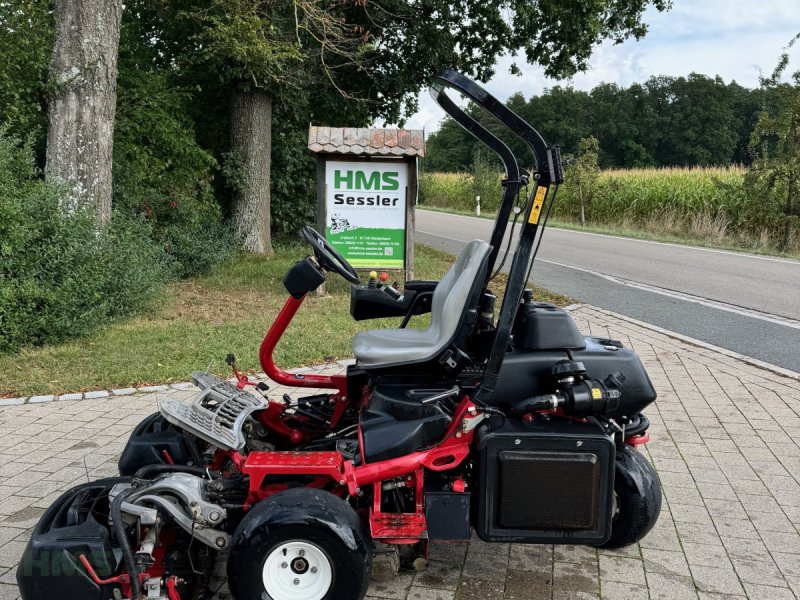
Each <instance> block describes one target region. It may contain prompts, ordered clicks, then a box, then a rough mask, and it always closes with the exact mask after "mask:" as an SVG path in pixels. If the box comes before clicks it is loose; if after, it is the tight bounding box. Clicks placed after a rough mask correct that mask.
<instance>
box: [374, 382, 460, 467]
mask: <svg viewBox="0 0 800 600" xmlns="http://www.w3.org/2000/svg"><path fill="white" fill-rule="evenodd" d="M409 391H411V390H410V389H409V387H408V386H396V385H385V386H378V387H376V388H374V389H373V390H372V399H371V400H370V402H369V405H368V406H367V407H366V408H365V409H364V410H362V411H361V416H360V422H361V435H362V439H363V441H364V447H363V448H362V456H363V457H364V462H367V463H372V462H378V461H381V460H388V459H390V458H396V457H398V456H404V455H406V454H409V453H411V452H416V451H418V450H424V449H425V448H430V447H431V446H433V445H434V444H436V443H437V442H439V441H441V439H442V437H443V436H444V434H445V432H446V431H447V427H448V426H449V425H450V421H451V419H450V417H449V416H448V415H446V414H445V413H444V412H442V411H441V409H439V408H438V407H437V406H432V405H431V406H429V405H425V404H422V403H421V402H420V401H419V400H417V399H414V398H412V397H409V394H408V392H409Z"/></svg>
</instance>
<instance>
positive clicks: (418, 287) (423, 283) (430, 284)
mask: <svg viewBox="0 0 800 600" xmlns="http://www.w3.org/2000/svg"><path fill="white" fill-rule="evenodd" d="M437 285H439V282H438V281H428V280H425V279H412V280H411V281H406V285H405V289H406V291H407V292H417V293H418V294H420V293H422V292H433V290H435V289H436V286H437Z"/></svg>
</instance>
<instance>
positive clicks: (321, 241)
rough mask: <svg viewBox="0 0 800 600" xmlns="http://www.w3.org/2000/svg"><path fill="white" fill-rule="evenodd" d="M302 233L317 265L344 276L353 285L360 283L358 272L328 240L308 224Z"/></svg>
mask: <svg viewBox="0 0 800 600" xmlns="http://www.w3.org/2000/svg"><path fill="white" fill-rule="evenodd" d="M302 233H303V235H304V236H305V238H306V240H307V241H308V243H309V244H311V247H312V248H313V249H314V256H315V257H316V258H317V262H318V263H319V266H320V267H322V268H323V269H325V270H326V271H333V272H334V273H338V274H339V275H341V276H342V277H344V278H345V279H346V280H347V281H349V282H350V283H352V284H354V285H358V284H359V283H361V279H359V277H358V273H357V272H356V270H355V269H354V268H353V265H351V264H350V263H349V262H347V260H345V258H344V256H342V255H341V254H339V252H338V251H337V250H336V248H334V247H333V246H331V244H330V242H328V240H326V239H325V237H324V236H321V235H320V234H319V233H317V232H316V231H315V230H314V229H313V228H312V227H311V226H310V225H306V226H305V227H303V229H302Z"/></svg>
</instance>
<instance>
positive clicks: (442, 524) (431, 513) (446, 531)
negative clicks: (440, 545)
mask: <svg viewBox="0 0 800 600" xmlns="http://www.w3.org/2000/svg"><path fill="white" fill-rule="evenodd" d="M469 516H470V495H469V494H466V493H463V492H461V493H459V492H445V491H440V490H437V491H433V490H428V489H426V490H425V520H426V521H427V523H428V539H429V540H432V541H436V540H441V541H449V542H455V541H459V540H463V541H467V540H469V539H470V523H469Z"/></svg>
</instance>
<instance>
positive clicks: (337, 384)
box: [258, 296, 347, 397]
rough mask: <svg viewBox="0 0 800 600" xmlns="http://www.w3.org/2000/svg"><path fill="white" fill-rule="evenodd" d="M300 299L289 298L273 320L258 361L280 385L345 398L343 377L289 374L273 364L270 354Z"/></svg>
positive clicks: (345, 380) (345, 384)
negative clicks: (335, 393) (325, 391)
mask: <svg viewBox="0 0 800 600" xmlns="http://www.w3.org/2000/svg"><path fill="white" fill-rule="evenodd" d="M304 299H305V296H303V297H302V298H295V297H293V296H289V298H288V299H287V300H286V302H285V303H284V305H283V308H281V312H279V313H278V316H277V317H276V318H275V322H274V323H273V324H272V327H270V328H269V331H267V335H266V336H265V337H264V341H263V342H261V348H260V350H259V352H258V359H259V361H260V362H261V367H262V368H263V369H264V373H266V374H267V375H268V376H269V378H270V379H272V380H273V381H276V382H277V383H280V384H282V385H288V386H293V387H310V388H325V389H334V390H339V395H341V396H344V397H346V396H347V377H346V376H344V375H306V374H305V373H289V372H287V371H284V370H283V369H281V368H280V367H278V366H277V365H276V364H275V360H274V359H273V357H272V353H273V352H274V351H275V347H276V346H277V345H278V342H279V341H280V339H281V337H282V336H283V334H284V332H285V331H286V328H287V327H288V326H289V323H291V322H292V319H293V318H294V316H295V314H297V310H298V309H299V308H300V306H301V305H302V304H303V300H304Z"/></svg>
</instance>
